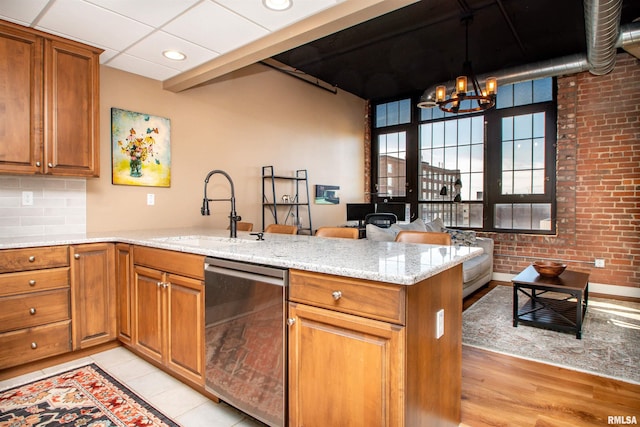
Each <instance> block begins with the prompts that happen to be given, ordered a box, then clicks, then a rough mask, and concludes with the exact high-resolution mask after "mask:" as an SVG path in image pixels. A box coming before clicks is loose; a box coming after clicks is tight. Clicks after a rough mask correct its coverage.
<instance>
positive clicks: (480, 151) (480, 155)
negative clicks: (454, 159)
mask: <svg viewBox="0 0 640 427" xmlns="http://www.w3.org/2000/svg"><path fill="white" fill-rule="evenodd" d="M471 171H472V172H483V171H484V146H483V145H481V144H474V145H472V146H471Z"/></svg>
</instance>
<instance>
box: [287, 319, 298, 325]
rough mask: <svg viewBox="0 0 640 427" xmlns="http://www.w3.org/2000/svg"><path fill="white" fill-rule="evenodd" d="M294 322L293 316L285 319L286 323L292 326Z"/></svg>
mask: <svg viewBox="0 0 640 427" xmlns="http://www.w3.org/2000/svg"><path fill="white" fill-rule="evenodd" d="M295 323H296V319H295V318H294V317H289V318H288V319H287V325H289V326H293V325H294V324H295Z"/></svg>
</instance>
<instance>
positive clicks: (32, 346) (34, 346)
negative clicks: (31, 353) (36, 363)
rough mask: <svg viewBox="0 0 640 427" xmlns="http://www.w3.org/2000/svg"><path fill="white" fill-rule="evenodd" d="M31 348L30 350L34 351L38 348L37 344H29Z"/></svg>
mask: <svg viewBox="0 0 640 427" xmlns="http://www.w3.org/2000/svg"><path fill="white" fill-rule="evenodd" d="M31 348H32V349H34V350H35V349H36V348H38V343H36V342H32V343H31Z"/></svg>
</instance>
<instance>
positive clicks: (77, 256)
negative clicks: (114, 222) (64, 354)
mask: <svg viewBox="0 0 640 427" xmlns="http://www.w3.org/2000/svg"><path fill="white" fill-rule="evenodd" d="M113 258H114V247H113V244H111V243H95V244H87V245H75V246H71V310H72V314H71V319H72V323H71V326H72V328H71V329H72V336H73V348H74V350H78V349H81V348H86V347H90V346H92V345H96V344H101V343H105V342H108V341H112V340H114V339H115V337H116V290H115V280H114V277H113V271H114V270H113V268H114V267H113Z"/></svg>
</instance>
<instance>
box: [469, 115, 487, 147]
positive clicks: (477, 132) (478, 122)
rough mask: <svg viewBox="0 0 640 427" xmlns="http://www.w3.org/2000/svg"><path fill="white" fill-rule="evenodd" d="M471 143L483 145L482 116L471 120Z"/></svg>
mask: <svg viewBox="0 0 640 427" xmlns="http://www.w3.org/2000/svg"><path fill="white" fill-rule="evenodd" d="M471 143H472V144H484V116H475V117H473V118H472V119H471Z"/></svg>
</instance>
